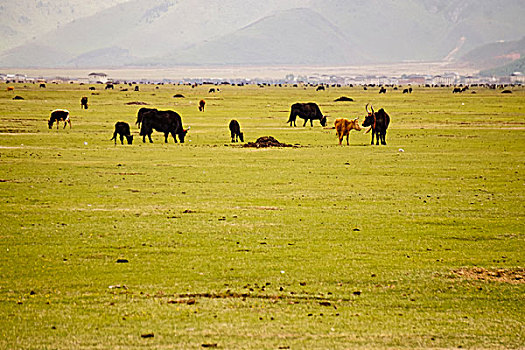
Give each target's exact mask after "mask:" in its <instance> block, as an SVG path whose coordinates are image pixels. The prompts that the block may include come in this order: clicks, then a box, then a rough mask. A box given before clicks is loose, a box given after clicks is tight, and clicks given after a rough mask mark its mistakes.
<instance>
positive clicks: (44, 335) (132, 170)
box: [0, 84, 525, 349]
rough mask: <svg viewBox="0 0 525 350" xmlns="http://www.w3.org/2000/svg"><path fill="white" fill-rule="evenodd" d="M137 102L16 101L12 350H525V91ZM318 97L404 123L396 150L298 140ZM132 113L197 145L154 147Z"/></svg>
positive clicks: (2, 154) (10, 156)
mask: <svg viewBox="0 0 525 350" xmlns="http://www.w3.org/2000/svg"><path fill="white" fill-rule="evenodd" d="M124 87H125V86H124V85H120V86H116V89H115V90H114V91H105V90H103V86H101V85H98V86H96V88H97V90H96V91H95V93H97V94H96V95H92V92H91V91H88V86H80V85H69V84H68V85H54V84H49V85H48V87H47V88H46V89H39V88H38V85H27V86H24V85H23V84H16V85H15V91H6V85H5V84H1V85H0V199H1V201H0V209H1V213H2V221H1V226H0V277H1V279H0V312H1V316H2V317H1V318H0V348H2V349H133V348H152V349H178V348H191V349H198V348H203V347H216V348H220V349H349V348H379V349H380V348H389V349H392V348H410V349H412V348H460V347H462V348H476V349H479V348H484V349H513V348H515V349H517V348H524V347H525V312H524V310H525V269H524V266H525V250H524V238H525V226H524V224H525V222H524V219H525V204H524V203H525V202H524V199H525V196H524V193H525V191H524V189H525V187H524V185H525V169H524V168H525V88H513V93H512V94H508V95H507V94H501V93H500V92H501V91H500V90H489V89H485V88H471V90H470V91H472V90H475V91H476V92H477V93H476V94H472V93H470V92H468V93H463V94H452V93H451V89H448V88H446V89H438V88H436V89H432V88H424V87H415V88H414V92H413V93H412V94H410V95H407V94H402V93H401V91H400V90H399V91H392V90H390V89H389V92H388V93H387V94H386V95H379V94H378V89H377V88H375V89H369V90H368V91H364V90H363V89H362V88H361V87H354V88H348V87H344V88H329V89H328V90H327V91H324V92H323V91H320V92H316V91H315V88H313V87H307V88H303V87H299V88H293V87H282V88H279V87H264V88H260V87H257V86H245V87H234V86H221V87H220V90H221V91H220V92H218V93H215V94H209V93H208V89H209V86H201V87H197V88H195V89H192V88H191V87H189V86H173V85H170V86H168V85H163V86H158V87H157V86H154V85H141V86H140V90H141V91H140V92H133V91H129V92H121V91H119V90H120V89H122V88H124ZM128 88H129V87H128ZM130 89H131V88H130ZM176 93H181V94H183V95H184V96H185V98H180V99H176V98H173V97H172V96H173V95H174V94H176ZM15 95H19V96H22V97H23V98H24V100H12V98H13V97H14V96H15ZM82 96H88V97H89V104H90V107H89V109H88V110H81V109H80V98H81V97H82ZM340 96H348V97H351V98H353V99H354V100H355V101H354V102H333V101H334V99H336V98H337V97H340ZM201 98H204V99H205V100H206V101H207V104H206V111H205V112H204V113H201V112H199V111H198V108H197V105H198V101H199V100H200V99H201ZM310 101H313V102H317V103H318V104H319V105H320V107H321V110H322V111H323V112H324V113H325V114H328V115H329V116H330V117H329V118H328V123H329V124H328V126H330V127H331V126H333V122H334V120H335V119H336V118H341V117H344V118H354V117H357V116H360V117H361V119H362V117H363V116H364V114H365V108H364V106H365V104H366V103H368V102H371V103H372V104H373V105H374V107H375V108H376V109H379V108H380V107H383V108H385V110H386V111H387V112H388V113H389V114H390V117H391V124H390V128H389V131H388V133H387V142H388V145H387V146H371V145H370V134H365V133H364V132H363V131H362V132H355V131H352V132H351V134H350V146H346V145H344V146H339V145H338V141H337V137H336V135H335V130H330V129H325V128H322V127H321V126H320V125H319V122H315V124H314V127H310V126H309V125H308V126H306V127H304V128H303V127H302V120H299V122H300V125H301V126H298V127H296V128H290V127H289V126H288V125H287V124H286V120H287V119H288V114H289V108H290V105H291V104H292V103H295V102H310ZM129 102H145V103H148V104H149V107H156V108H159V109H173V110H175V111H177V112H178V113H179V114H181V116H182V119H183V123H184V126H185V127H187V126H191V129H190V131H189V133H188V135H187V137H186V141H187V142H186V143H184V144H174V143H173V140H172V139H171V138H170V143H168V144H164V142H163V135H162V134H160V133H154V134H153V139H154V143H153V144H150V143H145V144H144V143H142V140H140V139H139V136H138V130H137V128H136V126H135V125H134V123H135V119H136V113H137V111H138V109H139V108H140V107H141V106H137V105H127V103H129ZM55 108H67V109H69V110H70V111H71V115H72V117H71V118H72V128H71V129H69V127H67V128H66V129H62V124H61V125H60V128H59V129H58V130H57V129H56V128H53V129H51V130H49V129H48V127H47V119H48V118H49V114H50V111H51V110H53V109H55ZM233 118H235V119H237V120H238V121H239V122H240V124H241V129H242V131H243V132H244V134H245V141H255V140H256V139H257V138H258V137H260V136H273V137H275V138H277V139H278V140H279V141H280V142H284V143H290V144H298V145H299V146H298V147H296V148H272V149H253V148H242V147H240V146H239V145H235V144H231V143H230V137H229V130H228V123H229V121H230V120H231V119H233ZM119 120H120V121H126V122H128V123H129V124H130V125H132V126H133V133H134V134H135V142H134V144H133V145H124V146H122V145H120V142H119V143H118V144H117V145H116V146H115V145H114V144H113V141H110V138H111V136H112V133H113V125H114V124H115V122H116V121H119ZM401 150H402V151H401ZM119 259H124V261H127V262H124V263H120V262H117V261H119Z"/></svg>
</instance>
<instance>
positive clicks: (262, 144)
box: [243, 136, 296, 148]
mask: <svg viewBox="0 0 525 350" xmlns="http://www.w3.org/2000/svg"><path fill="white" fill-rule="evenodd" d="M243 147H252V148H266V147H296V146H294V145H290V144H287V143H281V142H279V141H277V140H276V139H275V138H274V137H273V136H263V137H259V138H258V139H257V141H255V142H248V143H247V144H245V145H243Z"/></svg>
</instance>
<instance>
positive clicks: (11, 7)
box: [0, 0, 128, 50]
mask: <svg viewBox="0 0 525 350" xmlns="http://www.w3.org/2000/svg"><path fill="white" fill-rule="evenodd" d="M125 1H128V0H90V1H85V0H16V1H9V0H0V18H2V22H1V23H0V47H1V48H2V49H3V50H9V49H12V48H14V47H16V46H19V45H20V44H21V43H24V42H26V41H27V40H31V39H33V38H34V39H36V38H37V37H39V36H40V35H41V34H42V33H46V32H49V31H54V30H57V29H58V28H60V27H62V26H64V25H66V24H68V23H69V22H71V21H74V20H76V19H79V18H84V17H87V16H90V15H93V14H95V13H97V12H99V11H102V10H105V9H108V8H111V7H113V6H115V5H117V4H119V3H121V2H125Z"/></svg>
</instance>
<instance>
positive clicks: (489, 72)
mask: <svg viewBox="0 0 525 350" xmlns="http://www.w3.org/2000/svg"><path fill="white" fill-rule="evenodd" d="M514 72H520V73H521V74H525V57H522V58H520V59H517V60H515V61H512V62H511V63H509V64H506V65H504V66H501V67H495V68H491V69H486V70H482V71H480V72H479V74H480V75H482V76H488V77H490V76H509V75H511V74H512V73H514Z"/></svg>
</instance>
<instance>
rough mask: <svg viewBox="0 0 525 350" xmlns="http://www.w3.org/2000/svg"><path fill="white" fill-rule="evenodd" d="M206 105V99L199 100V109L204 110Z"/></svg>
mask: <svg viewBox="0 0 525 350" xmlns="http://www.w3.org/2000/svg"><path fill="white" fill-rule="evenodd" d="M205 105H206V101H204V100H200V101H199V111H201V112H204V106H205Z"/></svg>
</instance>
